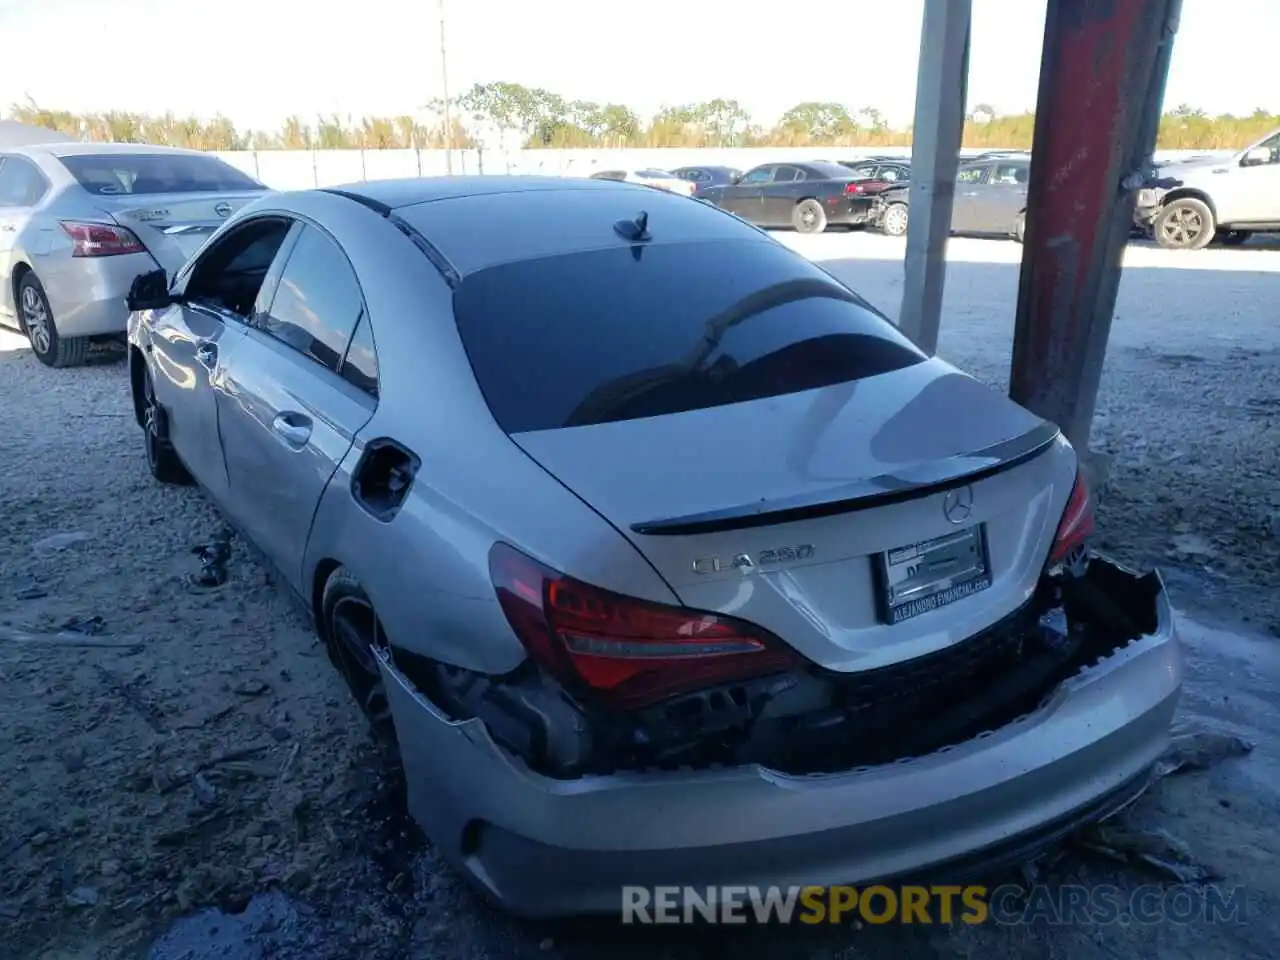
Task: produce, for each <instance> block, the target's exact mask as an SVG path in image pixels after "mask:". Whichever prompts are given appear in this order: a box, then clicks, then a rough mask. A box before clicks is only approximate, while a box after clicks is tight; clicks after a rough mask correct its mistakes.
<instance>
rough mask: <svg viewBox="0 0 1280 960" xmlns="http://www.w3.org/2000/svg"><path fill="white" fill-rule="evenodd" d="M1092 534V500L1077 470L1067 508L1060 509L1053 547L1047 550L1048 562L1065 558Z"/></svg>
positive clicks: (1086, 485) (1081, 472) (1056, 561)
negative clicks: (1060, 517)
mask: <svg viewBox="0 0 1280 960" xmlns="http://www.w3.org/2000/svg"><path fill="white" fill-rule="evenodd" d="M1092 534H1093V500H1092V498H1091V497H1090V496H1089V486H1088V484H1087V483H1085V479H1084V472H1083V471H1077V472H1076V482H1075V486H1073V487H1072V488H1071V498H1070V499H1069V500H1068V501H1067V509H1066V510H1064V511H1062V520H1061V521H1059V523H1058V532H1057V534H1056V535H1055V536H1054V538H1053V549H1052V550H1050V551H1049V563H1050V564H1054V563H1060V562H1062V561H1063V560H1065V559H1067V557H1069V556H1070V555H1071V554H1072V552H1073V551H1074V550H1075V549H1076V548H1077V547H1080V546H1082V545H1083V544H1084V543H1085V541H1087V540H1088V539H1089V537H1090V536H1091V535H1092Z"/></svg>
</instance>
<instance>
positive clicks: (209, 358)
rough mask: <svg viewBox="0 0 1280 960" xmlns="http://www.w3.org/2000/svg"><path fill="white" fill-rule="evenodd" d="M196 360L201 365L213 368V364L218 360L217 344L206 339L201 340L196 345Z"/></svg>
mask: <svg viewBox="0 0 1280 960" xmlns="http://www.w3.org/2000/svg"><path fill="white" fill-rule="evenodd" d="M196 360H197V361H199V363H200V365H201V366H203V367H208V368H209V369H210V370H212V369H213V365H214V364H215V363H217V362H218V345H217V344H216V343H212V342H210V341H208V340H205V341H204V342H202V343H201V344H200V345H199V346H198V347H196Z"/></svg>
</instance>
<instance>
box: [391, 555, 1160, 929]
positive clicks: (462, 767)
mask: <svg viewBox="0 0 1280 960" xmlns="http://www.w3.org/2000/svg"><path fill="white" fill-rule="evenodd" d="M1095 562H1100V563H1105V562H1106V561H1102V560H1098V561H1095ZM1148 578H1155V579H1154V589H1147V590H1146V591H1140V590H1135V591H1134V593H1135V594H1140V595H1142V596H1143V600H1142V601H1141V602H1142V603H1144V604H1147V605H1154V607H1155V609H1154V610H1147V611H1145V618H1146V619H1148V620H1149V622H1150V623H1152V624H1154V625H1155V629H1153V630H1151V631H1150V632H1148V633H1145V634H1143V635H1141V636H1138V637H1135V638H1134V639H1132V640H1130V641H1129V642H1128V643H1126V644H1125V645H1123V646H1121V647H1120V648H1119V649H1116V650H1115V651H1114V652H1112V653H1111V654H1110V655H1108V656H1106V657H1105V658H1103V659H1102V660H1100V661H1098V662H1096V663H1093V664H1091V665H1089V666H1086V667H1084V668H1082V669H1081V670H1080V671H1079V672H1078V673H1077V674H1076V675H1075V676H1073V677H1072V678H1070V679H1069V680H1067V681H1064V682H1063V683H1061V684H1059V685H1058V687H1057V688H1055V689H1054V690H1053V692H1052V693H1051V694H1050V695H1049V697H1048V698H1047V699H1046V700H1045V702H1044V703H1043V704H1042V705H1041V706H1040V707H1039V709H1037V710H1035V711H1034V712H1032V713H1030V714H1028V715H1026V716H1024V717H1022V718H1020V719H1018V720H1016V721H1014V722H1013V723H1010V724H1007V725H1005V726H1003V727H1001V728H1000V729H997V730H995V731H993V732H991V733H988V734H984V735H982V736H979V737H977V738H974V739H971V740H969V741H967V742H963V743H960V744H958V745H957V746H954V747H950V748H948V749H945V750H941V751H939V752H936V753H932V754H929V755H927V756H922V757H917V758H912V759H908V760H902V761H899V762H896V763H891V764H886V765H883V766H877V767H871V768H862V769H857V770H851V771H847V772H841V773H834V774H821V775H809V776H795V775H785V774H780V773H778V772H776V771H773V770H769V769H766V768H764V767H761V766H758V765H743V766H737V767H728V768H719V769H706V770H674V771H653V772H635V773H631V772H621V773H616V774H611V775H593V776H584V777H581V778H578V779H572V780H558V779H553V778H550V777H545V776H541V775H539V774H536V773H534V772H532V771H530V770H529V769H528V768H527V767H526V766H525V765H524V764H523V762H522V761H521V760H520V759H519V758H518V757H516V756H514V755H513V754H511V753H510V752H508V751H506V750H504V749H503V748H501V747H500V746H498V745H497V744H496V743H495V742H494V741H493V739H492V738H491V737H490V735H489V732H488V730H487V728H486V727H485V725H484V723H483V722H481V721H480V720H475V719H472V720H465V721H454V720H451V719H449V718H448V717H447V716H446V715H445V714H444V713H443V712H442V711H441V710H440V709H439V708H437V707H436V706H435V705H434V704H433V703H431V702H430V701H428V700H427V699H426V698H425V697H424V696H422V695H421V694H420V693H419V692H418V691H417V690H416V689H414V687H413V686H412V684H411V683H410V682H409V681H408V680H407V679H406V678H405V677H404V675H403V674H402V673H400V672H399V671H398V670H397V669H396V668H395V667H394V666H393V665H392V664H391V662H390V659H389V658H388V657H386V656H384V657H383V658H382V670H383V674H384V677H385V679H386V681H387V688H388V691H389V697H390V701H391V706H392V710H393V712H394V716H395V723H396V728H397V731H398V734H399V742H400V746H401V751H402V754H403V759H404V764H405V770H406V774H407V777H408V782H409V804H410V809H411V812H412V814H413V815H414V817H415V818H416V819H417V820H418V822H419V823H420V824H421V825H422V826H423V828H424V829H425V830H426V831H427V833H428V834H429V835H430V836H431V838H432V839H433V841H434V842H435V843H436V845H437V847H438V848H439V849H440V850H441V851H442V852H443V853H444V854H445V855H446V856H447V857H448V858H449V859H450V860H451V861H453V862H454V863H455V864H456V865H458V866H459V867H460V868H461V869H462V870H464V871H465V872H466V873H468V874H469V875H470V876H471V877H472V878H473V879H474V880H476V881H477V882H478V883H479V884H480V885H481V886H483V887H484V888H485V889H487V891H488V892H489V893H490V894H491V895H492V896H493V897H494V898H495V899H496V900H498V901H499V902H500V903H501V904H502V905H503V906H505V907H506V908H507V909H509V910H511V911H513V912H515V913H518V914H523V915H528V916H550V915H563V914H577V913H616V912H617V911H619V910H620V908H621V904H622V893H621V887H622V886H624V885H642V886H659V885H661V886H690V887H695V888H699V889H701V888H705V887H708V886H712V885H733V886H743V885H748V886H750V885H757V886H767V885H773V884H776V885H783V886H789V885H810V884H816V885H825V884H836V883H865V882H868V881H871V880H882V879H886V878H892V877H900V876H924V875H927V874H931V873H933V872H934V871H935V870H936V869H941V870H944V871H945V872H947V873H948V874H951V875H954V874H955V872H956V870H957V869H960V870H966V871H967V870H971V869H976V868H977V867H978V866H981V865H983V864H986V865H988V866H990V865H992V864H996V863H1002V862H1004V861H1005V860H1007V859H1008V858H1009V855H1010V851H1017V855H1018V856H1023V855H1025V854H1027V853H1028V852H1031V851H1032V850H1033V849H1034V848H1036V847H1037V846H1041V845H1044V844H1046V843H1048V842H1051V841H1052V840H1054V839H1056V838H1057V837H1059V836H1061V834H1062V833H1063V832H1064V831H1065V830H1069V829H1071V828H1072V827H1073V826H1075V825H1077V824H1078V823H1081V822H1087V821H1089V820H1092V819H1097V818H1098V817H1100V816H1105V815H1106V814H1107V813H1109V812H1111V811H1112V810H1114V809H1116V808H1117V807H1119V806H1122V805H1123V804H1124V803H1125V802H1127V801H1128V800H1129V799H1132V797H1133V796H1135V795H1136V794H1137V793H1138V792H1140V790H1141V788H1142V786H1143V784H1144V783H1145V779H1144V778H1145V776H1146V774H1147V771H1148V770H1149V769H1150V767H1151V765H1152V764H1153V763H1154V762H1155V760H1156V759H1157V758H1158V757H1159V755H1160V754H1161V752H1162V751H1163V750H1164V749H1165V747H1166V746H1167V745H1168V742H1169V731H1170V726H1171V723H1172V718H1173V713H1174V709H1175V707H1176V705H1177V700H1178V695H1179V692H1180V689H1181V682H1182V662H1181V656H1180V651H1179V644H1178V640H1177V637H1176V634H1175V629H1174V622H1173V615H1172V610H1171V608H1170V606H1169V602H1168V598H1167V595H1166V593H1165V591H1164V588H1163V586H1162V585H1161V584H1160V583H1159V578H1158V575H1157V574H1154V573H1152V574H1147V575H1146V577H1143V578H1138V577H1137V576H1136V575H1133V580H1134V583H1135V584H1137V583H1143V584H1145V585H1146V586H1147V587H1148V588H1150V587H1152V586H1153V583H1152V581H1151V580H1149V579H1148ZM1117 599H1118V600H1120V599H1121V598H1117Z"/></svg>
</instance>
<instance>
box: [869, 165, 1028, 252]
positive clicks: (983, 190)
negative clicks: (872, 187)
mask: <svg viewBox="0 0 1280 960" xmlns="http://www.w3.org/2000/svg"><path fill="white" fill-rule="evenodd" d="M1030 177H1031V160H1030V158H1029V157H1026V156H1019V155H1010V156H1005V157H1002V158H999V159H995V160H985V161H981V162H976V163H963V164H961V165H960V169H959V170H958V171H957V173H956V195H955V200H954V201H953V202H952V207H951V232H952V233H967V234H975V235H995V236H1004V237H1013V238H1014V239H1015V240H1017V241H1018V242H1019V243H1021V242H1022V238H1023V235H1024V233H1025V232H1026V224H1027V184H1028V182H1029V181H1030ZM910 194H911V191H910V188H909V187H906V186H901V187H899V186H894V187H890V188H889V189H887V190H885V191H883V192H882V193H880V194H879V195H878V196H877V197H876V198H875V205H874V208H873V210H872V213H871V222H872V223H873V224H874V225H875V226H877V227H879V228H880V229H881V230H882V231H884V232H885V233H887V234H889V236H891V237H901V236H903V235H904V234H906V232H907V219H908V204H909V200H910Z"/></svg>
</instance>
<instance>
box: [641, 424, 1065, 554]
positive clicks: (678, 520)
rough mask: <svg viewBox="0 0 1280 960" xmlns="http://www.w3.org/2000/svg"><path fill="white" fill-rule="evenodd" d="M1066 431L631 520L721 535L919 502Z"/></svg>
mask: <svg viewBox="0 0 1280 960" xmlns="http://www.w3.org/2000/svg"><path fill="white" fill-rule="evenodd" d="M1061 435H1062V434H1061V431H1060V430H1059V429H1058V427H1057V426H1056V425H1055V424H1052V423H1049V422H1047V421H1045V422H1042V423H1041V424H1040V425H1039V426H1037V427H1033V428H1032V429H1031V430H1028V431H1027V432H1026V433H1024V434H1021V435H1019V436H1016V437H1011V438H1009V439H1007V440H1001V441H1000V442H999V443H993V444H992V445H991V446H989V447H984V448H982V449H981V450H976V451H974V452H973V453H966V454H960V455H957V456H953V457H948V458H946V459H945V460H933V461H929V462H927V463H919V464H912V465H910V466H908V467H906V468H904V469H902V470H899V471H897V472H895V473H882V474H880V475H879V476H875V477H867V478H866V479H865V480H856V481H854V482H852V483H847V484H841V485H840V486H837V487H831V488H828V489H826V490H818V491H814V492H812V493H807V494H804V495H802V496H796V497H785V498H783V499H780V500H757V501H753V502H752V503H746V504H742V505H740V506H736V507H726V508H724V509H721V510H708V511H706V512H704V513H691V514H687V515H685V516H680V517H666V518H663V519H659V520H646V521H643V522H641V523H633V524H631V530H632V531H633V532H635V533H640V534H645V535H648V536H653V537H676V536H689V535H691V534H699V533H722V532H725V531H728V530H744V529H747V528H749V527H764V526H769V525H771V524H775V523H791V522H794V521H796V520H809V519H813V518H817V517H829V516H832V515H834V514H838V513H852V512H853V511H855V510H866V509H869V508H871V507H880V506H885V505H887V504H891V503H901V502H903V501H906V500H918V499H920V498H921V497H927V496H929V494H931V493H937V492H939V491H942V490H945V489H946V488H947V487H949V486H951V485H953V484H955V483H956V482H958V481H960V480H964V481H966V482H969V483H973V482H976V481H978V480H982V479H985V478H986V477H992V476H995V475H996V474H998V473H1003V472H1004V471H1006V470H1011V469H1013V468H1014V467H1016V466H1018V465H1019V464H1022V463H1026V462H1027V461H1028V460H1032V459H1034V458H1035V457H1038V456H1039V455H1040V454H1042V453H1044V452H1045V451H1046V450H1048V449H1049V448H1050V447H1052V446H1053V445H1054V444H1055V443H1058V442H1059V438H1060V437H1061Z"/></svg>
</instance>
